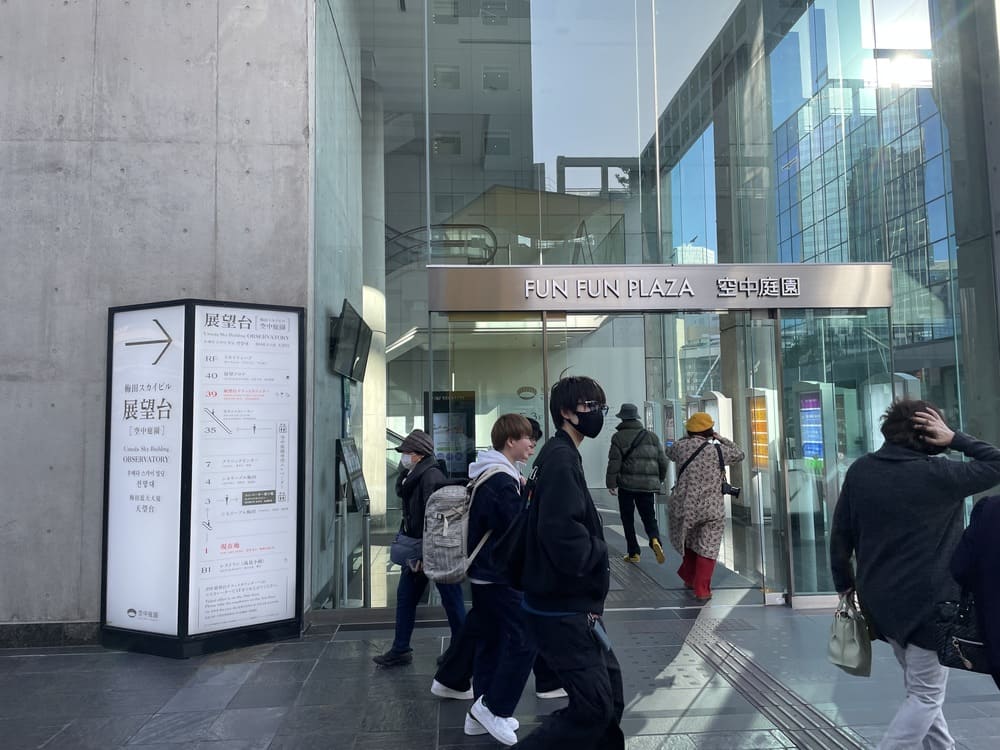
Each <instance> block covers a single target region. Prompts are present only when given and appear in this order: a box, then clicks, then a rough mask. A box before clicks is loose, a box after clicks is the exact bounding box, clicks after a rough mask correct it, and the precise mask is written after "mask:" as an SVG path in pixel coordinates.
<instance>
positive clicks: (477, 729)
mask: <svg viewBox="0 0 1000 750" xmlns="http://www.w3.org/2000/svg"><path fill="white" fill-rule="evenodd" d="M497 718H499V717H497ZM506 721H507V723H508V724H510V728H511V729H513V730H514V731H515V732H516V731H517V730H518V729H520V728H521V722H519V721H518V720H517V719H515V718H514V717H513V716H511V717H510V718H509V719H507V720H506ZM465 733H466V734H467V735H469V736H470V737H475V736H477V735H480V734H486V730H485V729H484V728H483V725H482V724H480V723H479V722H478V721H476V720H475V719H473V718H472V717H471V716H470V715H469V714H466V715H465Z"/></svg>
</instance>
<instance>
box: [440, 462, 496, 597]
mask: <svg viewBox="0 0 1000 750" xmlns="http://www.w3.org/2000/svg"><path fill="white" fill-rule="evenodd" d="M501 471H503V467H501V466H491V467H490V468H488V469H487V470H486V471H484V472H483V473H482V474H480V475H479V476H478V477H476V478H475V480H473V481H471V482H469V483H468V484H466V485H461V484H453V485H446V486H444V487H439V488H438V489H436V490H434V492H432V493H431V496H430V497H429V498H427V507H426V508H425V509H424V549H423V555H424V558H423V566H424V567H423V572H424V575H425V576H427V577H428V578H429V579H430V580H432V581H434V582H435V583H461V582H462V581H464V580H465V574H466V572H467V571H468V570H469V566H470V565H471V564H472V561H473V560H475V559H476V555H478V554H479V551H480V550H481V549H482V548H483V545H484V544H486V540H487V539H489V537H490V534H492V533H493V530H492V529H490V530H489V531H487V532H486V533H485V534H483V538H482V539H480V540H479V544H477V545H476V548H475V549H474V550H472V553H471V554H470V553H469V512H470V511H471V510H472V501H473V500H474V499H475V496H476V488H477V487H479V485H481V484H482V483H483V482H485V481H486V480H487V479H489V478H490V477H491V476H493V475H494V474H496V473H498V472H501Z"/></svg>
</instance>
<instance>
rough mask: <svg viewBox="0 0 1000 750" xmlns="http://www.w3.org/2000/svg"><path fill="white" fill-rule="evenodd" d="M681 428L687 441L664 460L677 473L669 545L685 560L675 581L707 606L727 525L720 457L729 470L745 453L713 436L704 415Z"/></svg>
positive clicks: (710, 421)
mask: <svg viewBox="0 0 1000 750" xmlns="http://www.w3.org/2000/svg"><path fill="white" fill-rule="evenodd" d="M684 428H685V429H686V430H687V437H684V438H681V439H680V440H678V441H677V442H676V443H674V444H673V445H671V446H668V447H667V449H666V452H667V458H669V459H670V460H671V461H674V462H675V463H676V464H677V465H678V467H679V468H678V477H677V484H675V485H674V489H673V492H671V494H670V506H669V518H670V544H672V545H673V547H674V549H676V550H677V551H678V552H679V553H680V554H681V555H683V556H684V562H683V563H681V567H680V568H678V570H677V575H679V576H680V577H681V580H682V581H684V585H685V586H686V587H687V588H689V589H694V595H695V598H697V599H701V600H702V601H705V600H708V599H710V598H711V597H712V587H711V583H712V571H713V570H714V569H715V561H716V560H717V559H718V557H719V549H720V548H721V546H722V532H723V529H724V528H725V521H726V506H725V503H724V502H723V499H722V482H723V480H724V479H725V474H724V473H723V472H722V470H721V469H720V468H719V454H720V453H721V455H722V463H723V464H724V465H725V466H731V465H733V464H736V463H739V462H740V461H742V460H743V456H744V453H743V451H742V450H741V449H740V448H739V447H737V446H736V444H735V443H733V442H732V441H731V440H727V439H726V438H724V437H722V436H721V435H719V434H718V433H717V432H716V431H715V421H714V420H713V419H712V417H711V416H709V415H708V414H706V413H705V412H703V411H700V412H698V413H696V414H692V415H691V418H690V419H688V421H687V422H686V423H685V425H684ZM689 460H690V462H689ZM685 463H687V466H685ZM680 467H683V470H681V469H680Z"/></svg>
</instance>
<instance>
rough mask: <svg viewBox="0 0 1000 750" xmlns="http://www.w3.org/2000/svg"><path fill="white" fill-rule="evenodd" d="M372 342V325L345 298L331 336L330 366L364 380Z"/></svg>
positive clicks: (334, 369)
mask: <svg viewBox="0 0 1000 750" xmlns="http://www.w3.org/2000/svg"><path fill="white" fill-rule="evenodd" d="M371 342H372V329H371V327H369V325H368V324H367V323H365V321H364V319H363V318H362V317H361V316H360V315H358V311H357V310H355V309H354V307H353V305H351V303H350V302H348V301H347V300H346V299H345V300H344V307H343V310H341V313H340V317H339V318H337V319H336V322H335V323H334V325H333V331H332V335H331V337H330V368H331V369H332V370H333V371H334V372H336V373H339V374H340V375H343V376H344V377H346V378H350V379H351V380H364V377H365V368H366V367H367V366H368V350H369V349H370V347H371Z"/></svg>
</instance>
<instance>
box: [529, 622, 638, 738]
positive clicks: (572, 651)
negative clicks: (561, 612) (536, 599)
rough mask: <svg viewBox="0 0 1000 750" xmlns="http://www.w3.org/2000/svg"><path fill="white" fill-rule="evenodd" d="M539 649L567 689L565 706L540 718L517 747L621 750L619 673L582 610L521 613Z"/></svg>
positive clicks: (621, 705)
mask: <svg viewBox="0 0 1000 750" xmlns="http://www.w3.org/2000/svg"><path fill="white" fill-rule="evenodd" d="M526 619H527V622H528V628H529V630H530V631H531V632H532V633H533V634H534V636H535V640H536V641H537V643H538V648H539V651H540V653H541V654H542V655H544V656H545V660H546V661H547V662H548V663H549V666H551V667H552V669H553V670H555V672H556V674H558V675H559V680H560V682H561V683H562V686H563V687H564V688H566V692H567V693H569V705H568V706H566V708H562V709H559V710H558V711H555V712H554V713H552V714H549V715H548V716H546V717H544V718H543V719H542V723H541V726H539V727H538V729H536V730H535V731H534V732H532V733H531V734H529V735H528V736H527V737H525V738H524V739H523V740H521V741H520V742H518V743H517V747H518V748H521V750H534V748H539V749H542V748H544V750H624V748H625V735H624V734H622V730H621V726H620V725H619V723H620V722H621V718H622V713H623V712H624V711H625V698H624V694H623V689H622V673H621V668H620V667H619V666H618V659H616V658H615V655H614V652H612V651H606V650H605V649H604V647H603V646H601V645H600V644H599V643H598V642H597V639H596V638H595V637H594V635H593V634H592V633H591V628H590V623H589V621H588V619H587V615H585V614H577V615H569V616H566V617H546V616H544V615H535V614H532V613H530V612H529V613H527V614H526Z"/></svg>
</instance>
